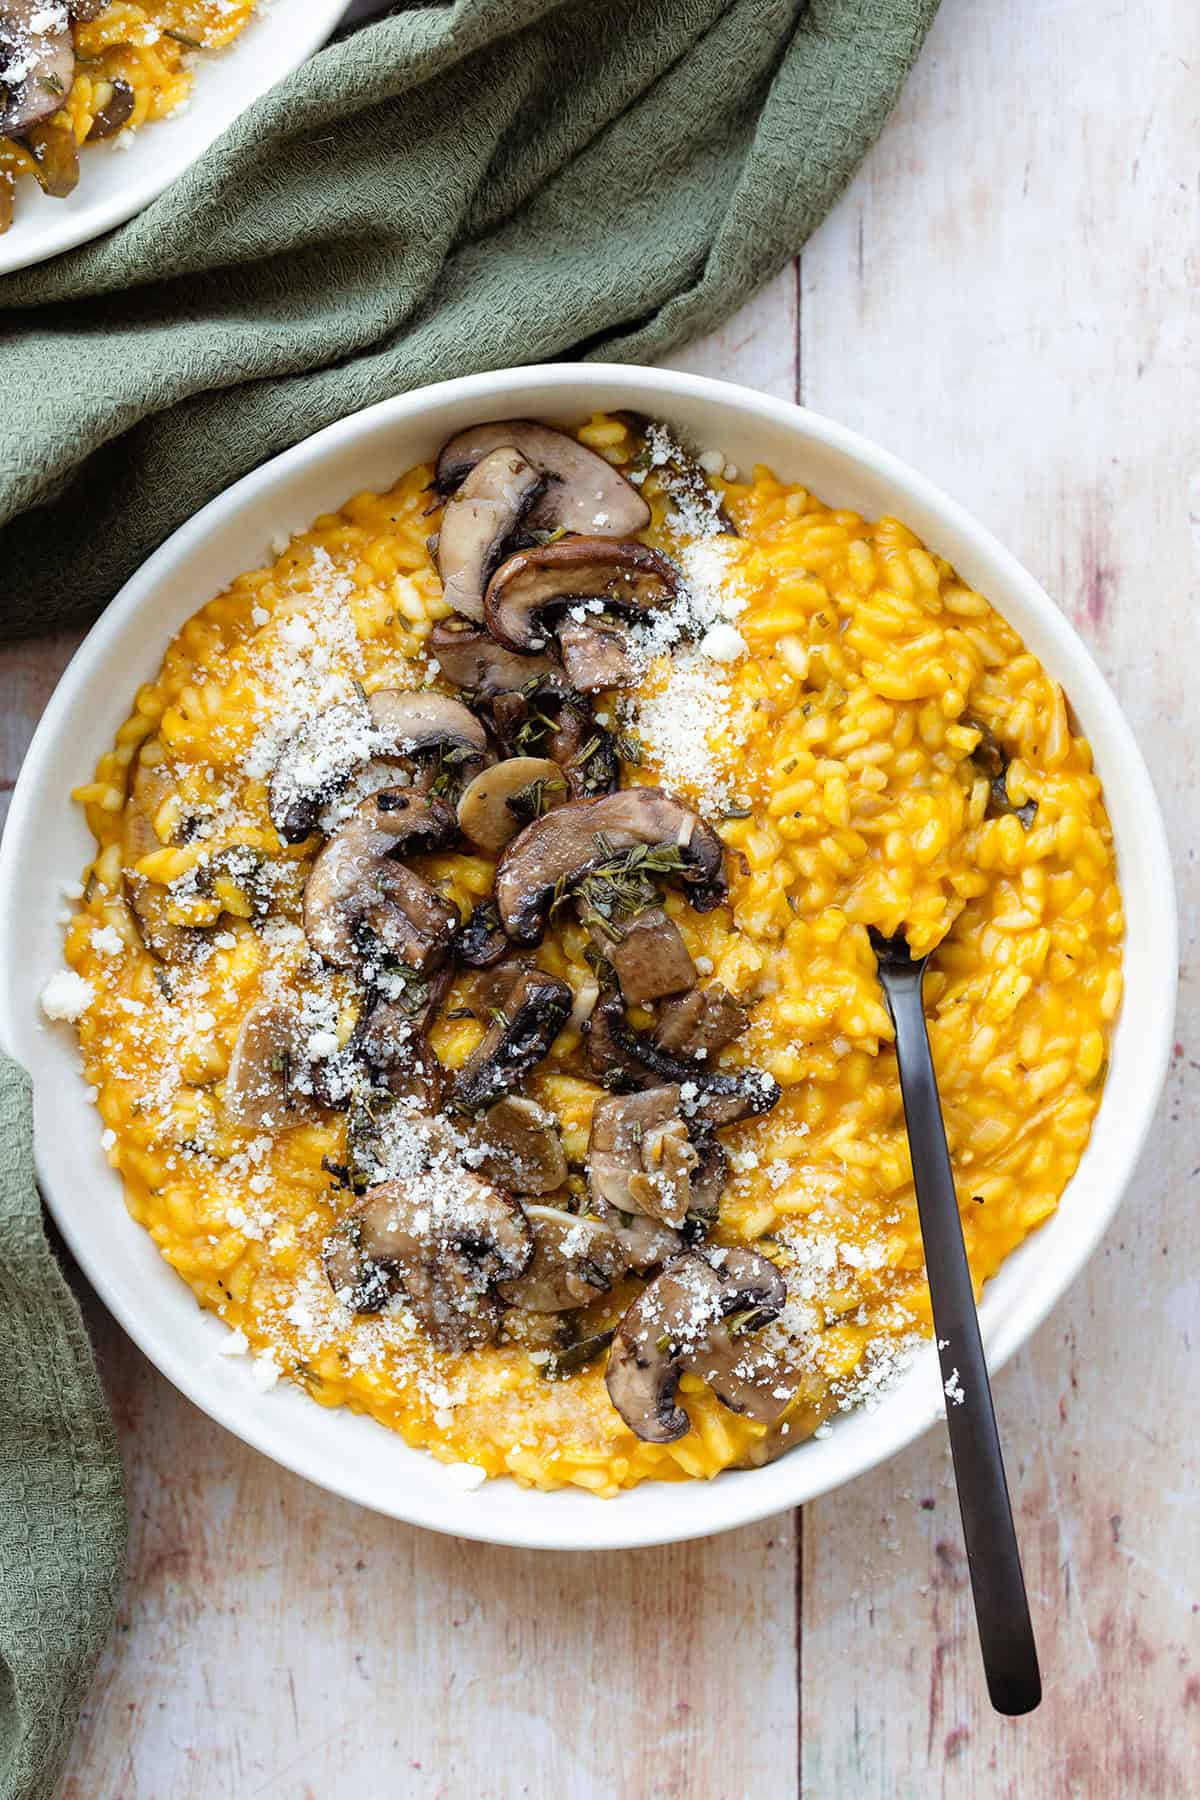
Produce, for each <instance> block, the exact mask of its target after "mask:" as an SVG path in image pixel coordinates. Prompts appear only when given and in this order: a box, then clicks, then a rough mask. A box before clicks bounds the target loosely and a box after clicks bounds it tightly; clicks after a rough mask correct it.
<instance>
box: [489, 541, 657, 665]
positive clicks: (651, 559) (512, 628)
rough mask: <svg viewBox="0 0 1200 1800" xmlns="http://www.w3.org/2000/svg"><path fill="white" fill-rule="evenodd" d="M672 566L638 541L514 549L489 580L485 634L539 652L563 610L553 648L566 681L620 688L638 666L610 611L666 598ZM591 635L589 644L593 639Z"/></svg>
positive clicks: (632, 609)
mask: <svg viewBox="0 0 1200 1800" xmlns="http://www.w3.org/2000/svg"><path fill="white" fill-rule="evenodd" d="M676 589H677V580H676V576H675V572H674V570H673V569H672V568H671V565H670V564H669V563H668V562H666V561H665V559H664V558H663V557H661V556H659V555H658V553H657V551H654V550H648V549H647V548H646V546H645V545H644V544H631V543H614V542H613V541H611V540H610V539H607V538H595V537H581V538H568V539H566V540H565V541H564V542H563V543H561V544H547V545H545V546H544V547H542V548H541V549H535V550H520V551H518V552H517V554H516V555H515V556H510V557H509V558H508V560H507V561H506V562H504V563H502V564H501V565H500V567H499V568H498V569H497V570H496V573H495V574H494V575H493V576H492V579H491V581H490V583H489V584H488V589H487V593H486V595H485V597H484V611H485V614H486V617H487V622H488V628H489V630H490V631H491V633H492V635H493V636H494V637H496V638H498V639H499V641H500V642H501V643H502V644H507V645H508V647H509V649H511V650H521V651H530V650H541V649H543V648H544V647H545V645H546V642H547V636H548V633H549V632H551V631H554V630H556V629H558V625H559V623H560V622H561V615H562V614H563V613H564V612H565V611H567V609H570V618H571V624H570V626H569V627H568V626H564V627H563V628H562V629H560V630H559V631H558V646H559V651H560V653H561V655H562V659H563V666H564V668H565V669H566V672H567V678H568V680H569V681H570V683H571V686H572V687H573V688H575V689H577V690H578V691H579V692H581V693H590V692H592V691H594V690H595V689H597V688H609V687H627V686H629V685H630V684H631V683H633V682H636V681H637V680H638V677H639V668H638V665H637V663H636V661H635V659H634V658H633V657H632V656H631V655H630V653H629V649H628V645H627V641H626V636H627V634H626V632H625V631H624V630H623V629H622V627H621V626H620V624H619V623H614V621H613V619H612V618H611V617H610V616H609V615H612V614H616V615H618V616H620V615H626V614H632V615H637V614H643V613H646V612H649V611H652V610H653V609H654V608H655V607H658V606H662V605H664V604H665V603H667V602H668V601H669V600H671V599H672V598H673V596H674V594H675V592H676ZM593 640H594V641H593Z"/></svg>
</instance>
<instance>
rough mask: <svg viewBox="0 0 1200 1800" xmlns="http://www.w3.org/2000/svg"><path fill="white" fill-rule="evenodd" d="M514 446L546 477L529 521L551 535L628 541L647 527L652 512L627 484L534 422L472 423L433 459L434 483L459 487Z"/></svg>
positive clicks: (560, 434) (572, 442) (580, 447)
mask: <svg viewBox="0 0 1200 1800" xmlns="http://www.w3.org/2000/svg"><path fill="white" fill-rule="evenodd" d="M508 444H512V445H514V446H515V447H516V449H518V450H519V451H520V452H521V455H522V456H523V457H525V459H526V461H527V462H530V463H532V464H533V466H534V468H535V469H537V470H538V472H539V473H540V474H541V475H543V476H544V477H545V478H546V488H545V492H544V493H543V494H542V495H541V496H540V498H539V500H538V502H537V504H536V506H535V507H534V509H533V512H532V513H531V515H530V523H531V524H534V525H537V526H538V527H539V528H541V529H543V530H549V531H553V530H555V529H556V528H557V527H559V526H562V527H563V528H564V529H565V530H567V531H578V532H593V533H597V532H598V533H603V534H604V535H605V536H606V537H629V536H631V535H632V534H633V533H634V532H636V531H644V530H645V528H646V526H647V525H648V524H649V523H650V508H649V507H648V506H647V504H646V502H645V501H644V500H643V499H642V496H641V495H640V494H639V493H638V491H637V489H636V488H635V487H634V486H633V485H632V483H631V482H628V481H626V479H625V477H624V476H623V475H621V474H619V473H618V471H617V470H616V469H614V468H613V466H612V464H611V463H610V462H607V461H606V460H605V458H604V457H603V456H599V455H597V453H596V451H594V450H589V449H588V448H587V446H586V445H585V444H581V443H580V442H579V441H578V439H576V438H573V437H571V436H569V435H568V433H567V432H565V431H556V430H555V429H554V427H553V426H551V425H542V424H539V423H537V422H536V421H535V420H533V419H500V420H497V421H495V422H494V423H491V424H485V425H472V426H469V427H468V428H467V430H466V431H460V432H459V433H458V434H457V436H455V437H452V438H451V439H450V441H449V442H448V443H447V444H444V445H443V446H442V450H441V453H440V455H439V456H438V460H437V469H436V472H435V474H434V485H435V486H436V488H437V490H438V492H439V493H441V494H450V493H453V492H454V491H455V489H456V488H458V487H460V486H461V484H462V482H463V481H464V480H465V479H466V477H467V475H468V473H469V472H470V470H471V469H473V468H475V467H476V465H477V464H478V463H479V461H480V459H481V458H482V457H485V456H487V455H488V454H489V453H490V452H491V451H493V450H496V449H499V448H501V447H503V446H505V445H508Z"/></svg>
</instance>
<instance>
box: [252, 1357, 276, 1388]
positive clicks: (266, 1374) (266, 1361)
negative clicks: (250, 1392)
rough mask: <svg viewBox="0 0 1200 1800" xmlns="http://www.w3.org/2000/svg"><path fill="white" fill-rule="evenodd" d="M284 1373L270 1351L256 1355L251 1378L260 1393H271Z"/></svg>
mask: <svg viewBox="0 0 1200 1800" xmlns="http://www.w3.org/2000/svg"><path fill="white" fill-rule="evenodd" d="M282 1373H283V1371H282V1369H281V1368H280V1367H279V1364H278V1363H277V1362H276V1361H275V1358H274V1357H273V1356H272V1355H271V1353H270V1351H269V1350H268V1351H264V1352H263V1353H262V1355H260V1356H256V1357H255V1358H254V1361H253V1362H252V1363H251V1365H250V1379H251V1381H253V1383H254V1385H255V1387H256V1388H257V1389H258V1391H259V1393H260V1394H269V1393H270V1391H271V1389H272V1388H273V1387H274V1386H275V1385H276V1383H277V1382H278V1380H279V1377H280V1375H281V1374H282Z"/></svg>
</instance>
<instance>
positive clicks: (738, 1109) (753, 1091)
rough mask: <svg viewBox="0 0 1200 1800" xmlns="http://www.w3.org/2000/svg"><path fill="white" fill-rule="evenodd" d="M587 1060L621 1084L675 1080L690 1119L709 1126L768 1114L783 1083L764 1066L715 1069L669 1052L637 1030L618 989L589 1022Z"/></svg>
mask: <svg viewBox="0 0 1200 1800" xmlns="http://www.w3.org/2000/svg"><path fill="white" fill-rule="evenodd" d="M587 1058H588V1062H589V1064H590V1065H591V1067H592V1068H593V1069H594V1070H595V1072H596V1074H597V1075H599V1076H600V1077H601V1079H602V1080H604V1081H605V1082H611V1083H613V1084H615V1085H616V1086H619V1087H632V1088H647V1087H656V1086H661V1085H662V1084H663V1083H672V1082H673V1083H675V1084H676V1085H677V1086H678V1087H679V1090H680V1096H681V1101H682V1105H683V1109H684V1114H685V1117H687V1118H689V1119H691V1118H695V1119H698V1120H700V1121H702V1123H703V1124H704V1125H705V1126H707V1127H710V1128H711V1127H714V1126H718V1125H733V1124H736V1123H737V1121H738V1120H739V1119H748V1118H750V1117H751V1116H752V1115H754V1114H757V1113H764V1112H769V1111H770V1110H771V1108H772V1107H773V1106H775V1105H776V1104H777V1103H778V1101H779V1098H780V1087H779V1084H778V1082H777V1081H775V1080H774V1079H773V1078H772V1077H771V1076H770V1075H768V1074H767V1073H766V1072H765V1070H763V1069H754V1068H744V1069H714V1068H711V1067H710V1066H709V1064H708V1063H707V1062H706V1061H699V1060H693V1059H692V1058H690V1057H684V1056H676V1055H675V1054H673V1053H672V1052H671V1051H668V1050H664V1049H663V1048H662V1047H661V1045H659V1044H657V1043H655V1041H654V1039H653V1037H651V1036H649V1035H648V1034H647V1033H645V1032H640V1031H635V1030H634V1028H633V1027H632V1026H631V1025H630V1023H629V1021H628V1020H627V1019H626V1017H625V1008H624V1006H623V1005H622V1003H621V999H620V996H619V995H617V994H616V993H608V994H605V995H603V996H602V997H601V999H600V1000H599V1001H598V1002H597V1005H596V1007H595V1010H594V1011H593V1013H592V1016H591V1018H590V1019H589V1020H588V1024H587Z"/></svg>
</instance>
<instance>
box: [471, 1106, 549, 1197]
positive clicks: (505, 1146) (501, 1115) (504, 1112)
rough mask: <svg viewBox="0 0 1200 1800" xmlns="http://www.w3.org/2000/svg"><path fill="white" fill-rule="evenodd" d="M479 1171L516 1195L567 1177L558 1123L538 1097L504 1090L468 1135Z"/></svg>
mask: <svg viewBox="0 0 1200 1800" xmlns="http://www.w3.org/2000/svg"><path fill="white" fill-rule="evenodd" d="M470 1135H471V1140H472V1144H473V1146H474V1148H475V1149H476V1150H477V1151H481V1152H482V1156H481V1159H480V1162H479V1168H480V1171H481V1173H483V1174H484V1175H486V1176H487V1178H488V1180H489V1181H495V1182H498V1183H499V1184H500V1185H501V1186H502V1187H506V1188H510V1189H512V1190H513V1191H514V1192H516V1193H519V1194H550V1193H553V1192H554V1190H555V1188H560V1187H562V1185H563V1183H564V1182H565V1181H566V1179H567V1159H566V1155H565V1153H564V1151H563V1147H562V1140H561V1138H560V1137H559V1134H558V1123H557V1121H556V1120H555V1118H554V1115H553V1114H552V1113H548V1112H546V1111H545V1109H544V1108H543V1107H540V1106H538V1105H537V1103H536V1101H533V1100H529V1099H526V1098H525V1097H523V1096H520V1095H516V1094H507V1095H505V1097H504V1099H502V1100H497V1101H496V1103H495V1105H494V1106H489V1107H488V1109H487V1111H486V1112H485V1113H484V1114H483V1116H482V1118H480V1120H479V1121H478V1124H477V1126H476V1128H475V1130H474V1131H473V1132H472V1133H471V1134H470Z"/></svg>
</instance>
